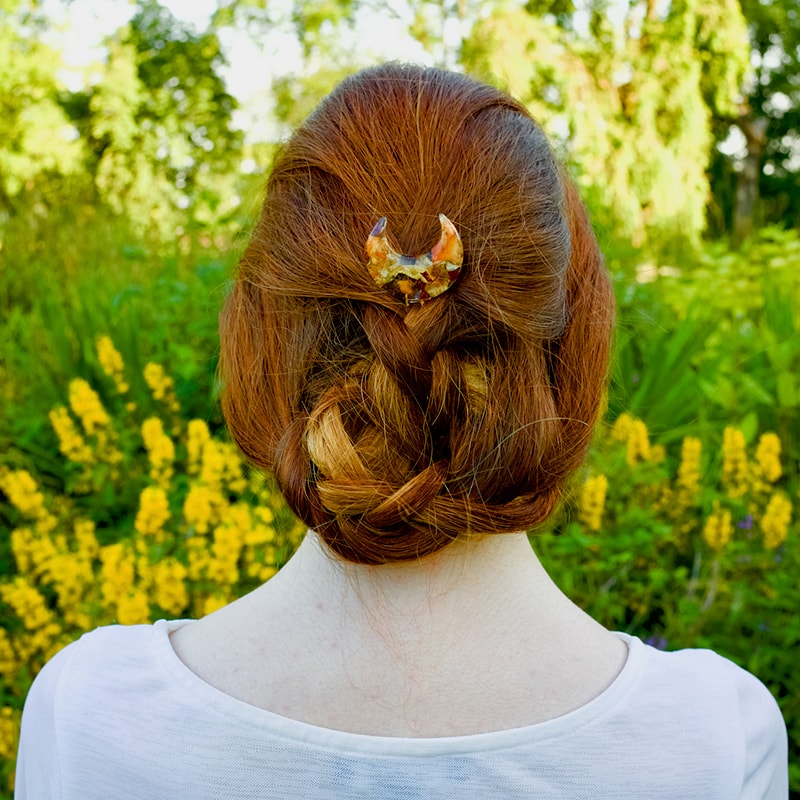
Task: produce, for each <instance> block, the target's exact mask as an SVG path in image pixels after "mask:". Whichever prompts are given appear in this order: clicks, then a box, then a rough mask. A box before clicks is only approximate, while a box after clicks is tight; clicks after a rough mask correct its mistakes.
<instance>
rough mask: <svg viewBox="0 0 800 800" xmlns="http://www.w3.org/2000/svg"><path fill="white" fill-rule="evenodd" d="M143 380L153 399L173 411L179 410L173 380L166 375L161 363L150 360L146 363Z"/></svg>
mask: <svg viewBox="0 0 800 800" xmlns="http://www.w3.org/2000/svg"><path fill="white" fill-rule="evenodd" d="M144 380H145V382H146V383H147V385H148V387H149V388H150V392H151V393H152V395H153V399H154V400H156V401H158V402H160V403H163V404H164V405H165V406H166V407H167V408H168V409H169V410H170V411H172V412H173V413H178V412H179V411H180V410H181V407H180V405H179V404H178V398H177V396H176V395H175V382H174V381H173V380H172V378H170V376H169V375H167V373H166V372H165V371H164V367H162V366H161V364H156V363H154V362H152V361H151V362H149V363H148V364H146V365H145V368H144Z"/></svg>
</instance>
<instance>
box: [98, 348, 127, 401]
mask: <svg viewBox="0 0 800 800" xmlns="http://www.w3.org/2000/svg"><path fill="white" fill-rule="evenodd" d="M94 344H95V349H96V350H97V360H98V361H99V362H100V368H101V369H102V370H103V372H104V373H105V374H106V375H108V377H109V378H111V379H112V380H113V381H114V384H115V386H116V387H117V391H118V392H119V393H120V394H127V392H128V389H130V386H129V385H128V383H127V382H126V380H125V362H124V361H123V360H122V355H121V354H120V352H119V350H117V348H116V347H114V342H112V341H111V337H109V336H98V337H97V339H96V340H95V343H94Z"/></svg>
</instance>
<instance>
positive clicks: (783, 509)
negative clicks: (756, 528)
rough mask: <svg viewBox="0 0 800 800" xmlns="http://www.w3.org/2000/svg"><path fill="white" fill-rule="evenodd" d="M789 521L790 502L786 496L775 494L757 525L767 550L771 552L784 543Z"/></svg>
mask: <svg viewBox="0 0 800 800" xmlns="http://www.w3.org/2000/svg"><path fill="white" fill-rule="evenodd" d="M791 520H792V501H791V500H789V498H788V497H786V495H784V494H781V493H780V492H776V493H775V494H773V495H772V497H770V499H769V502H768V503H767V507H766V508H765V509H764V515H763V516H762V517H761V522H760V523H759V524H760V526H761V530H762V532H763V534H764V547H766V548H767V550H773V549H775V548H776V547H777V546H778V545H779V544H781V543H783V542H785V541H786V536H787V534H788V531H789V523H790V522H791Z"/></svg>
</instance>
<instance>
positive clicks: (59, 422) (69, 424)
mask: <svg viewBox="0 0 800 800" xmlns="http://www.w3.org/2000/svg"><path fill="white" fill-rule="evenodd" d="M48 416H49V418H50V424H51V425H52V426H53V430H54V431H55V432H56V436H57V437H58V447H59V450H60V451H61V453H62V454H63V455H64V456H66V457H67V458H68V459H69V460H70V461H72V462H73V463H75V464H91V463H92V462H93V461H94V460H95V459H94V454H93V453H92V450H91V448H90V447H89V446H88V445H87V444H86V441H85V440H84V438H83V436H81V434H80V433H78V429H77V427H76V426H75V423H74V422H73V421H72V417H71V416H70V415H69V411H67V409H66V408H65V407H64V406H58V407H57V408H54V409H53V410H52V411H51V412H50V414H49V415H48Z"/></svg>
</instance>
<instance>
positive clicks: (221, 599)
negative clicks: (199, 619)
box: [201, 594, 228, 616]
mask: <svg viewBox="0 0 800 800" xmlns="http://www.w3.org/2000/svg"><path fill="white" fill-rule="evenodd" d="M227 604H228V596H227V595H226V594H214V595H211V596H210V597H207V598H206V599H205V602H204V603H203V605H202V612H201V613H202V615H203V616H207V615H208V614H213V613H214V612H215V611H217V610H219V609H220V608H222V607H223V606H224V605H227Z"/></svg>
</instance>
